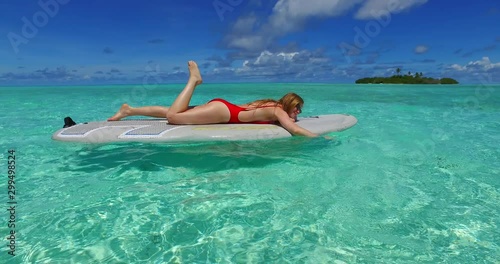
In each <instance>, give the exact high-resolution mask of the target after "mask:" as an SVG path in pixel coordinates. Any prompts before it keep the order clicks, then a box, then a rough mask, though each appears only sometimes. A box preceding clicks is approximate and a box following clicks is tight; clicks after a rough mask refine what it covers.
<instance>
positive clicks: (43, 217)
mask: <svg viewBox="0 0 500 264" xmlns="http://www.w3.org/2000/svg"><path fill="white" fill-rule="evenodd" d="M182 87H183V85H162V86H148V87H142V86H100V87H99V86H90V87H76V86H75V87H0V95H1V96H0V110H1V112H2V115H1V116H0V120H1V122H0V146H1V149H0V151H1V153H0V157H1V160H2V164H3V165H2V166H3V171H4V173H5V174H4V175H6V173H7V171H8V168H7V165H6V162H7V160H8V153H7V151H8V150H9V149H14V150H15V151H16V152H15V155H16V178H15V180H16V181H15V188H16V191H17V192H16V197H15V199H16V202H17V204H16V228H15V231H16V240H15V242H16V251H15V254H16V256H15V257H11V256H10V255H8V247H7V246H3V247H2V252H0V260H3V259H5V260H8V261H9V263H22V262H36V263H67V262H73V263H90V262H92V261H95V262H99V263H133V262H150V263H162V262H182V263H215V262H222V263H231V262H233V263H241V262H247V263H377V262H384V263H417V262H418V263H437V262H444V263H498V262H497V261H498V259H500V248H499V243H500V232H499V231H498V230H499V225H500V220H499V219H500V218H499V217H498V215H499V213H500V203H499V202H500V190H499V188H500V147H499V143H498V142H500V133H499V132H500V86H490V85H488V86H483V85H476V86H463V85H462V86H403V85H385V86H384V85H380V86H379V85H365V86H361V85H358V86H356V85H330V84H223V85H222V84H221V85H217V84H204V85H202V86H200V87H199V88H198V90H197V92H196V94H195V96H194V98H193V104H201V103H204V102H206V101H208V100H210V99H212V98H214V97H224V98H227V99H228V100H230V101H233V102H235V103H246V102H248V101H251V100H254V99H258V98H267V97H272V98H276V97H280V96H281V95H282V94H284V93H286V92H288V91H294V92H297V93H299V94H301V95H302V96H303V97H304V99H305V101H306V103H305V105H304V109H303V115H305V116H307V115H317V114H328V113H349V114H352V115H354V116H356V117H357V118H358V120H359V122H358V124H357V125H356V126H355V127H353V128H351V129H349V130H346V131H343V132H339V133H331V134H330V136H333V137H335V139H334V140H330V141H329V140H325V139H306V138H298V137H295V138H290V139H285V140H283V139H281V140H270V141H250V142H232V143H220V142H214V143H204V144H182V145H179V144H177V145H169V144H139V143H133V144H131V143H127V144H110V145H84V144H73V143H61V142H55V141H52V140H51V134H52V133H53V132H54V131H56V130H57V129H59V128H60V127H61V126H62V124H63V122H62V120H63V118H64V117H65V116H68V115H69V116H71V117H72V118H73V119H74V120H75V121H77V122H84V121H93V120H103V119H105V118H107V117H109V116H111V115H112V114H113V113H114V112H115V111H116V110H117V109H118V107H119V106H120V104H121V103H123V102H127V103H129V104H131V105H133V106H139V105H165V104H169V103H170V102H172V101H173V99H174V97H175V95H176V93H178V92H179V91H180V89H182ZM7 181H8V179H7V177H6V176H5V177H3V180H1V181H0V189H2V190H4V191H3V192H2V193H1V194H0V196H1V201H2V203H3V204H4V207H5V208H9V206H8V204H7V202H8V201H9V200H8V196H7V185H8V182H7ZM2 211H3V213H1V214H2V215H1V216H0V217H1V219H3V220H2V221H5V223H3V224H1V225H0V234H1V235H2V236H4V237H8V235H9V232H10V230H11V228H8V227H7V219H8V217H9V211H7V210H2ZM6 243H10V241H9V240H6V241H4V244H6Z"/></svg>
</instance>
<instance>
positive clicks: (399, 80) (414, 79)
mask: <svg viewBox="0 0 500 264" xmlns="http://www.w3.org/2000/svg"><path fill="white" fill-rule="evenodd" d="M355 83H356V84H444V85H449V84H459V83H458V81H457V80H455V79H452V78H447V77H445V78H441V79H435V78H431V77H423V74H422V73H415V75H411V74H410V73H408V75H393V76H391V77H365V78H361V79H358V80H356V81H355Z"/></svg>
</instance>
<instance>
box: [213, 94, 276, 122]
mask: <svg viewBox="0 0 500 264" xmlns="http://www.w3.org/2000/svg"><path fill="white" fill-rule="evenodd" d="M210 102H221V103H223V104H225V105H226V106H227V109H229V116H230V117H229V121H228V122H227V123H228V124H244V123H247V124H273V123H274V121H255V122H242V121H240V119H239V118H238V115H239V114H240V112H241V111H249V109H247V108H243V107H239V106H237V105H235V104H232V103H230V102H228V101H226V100H224V99H221V98H215V99H213V100H210V101H209V103H210Z"/></svg>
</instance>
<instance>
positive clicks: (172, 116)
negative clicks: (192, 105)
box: [167, 112, 181, 124]
mask: <svg viewBox="0 0 500 264" xmlns="http://www.w3.org/2000/svg"><path fill="white" fill-rule="evenodd" d="M167 120H168V122H169V123H171V124H178V123H179V122H181V120H180V118H179V115H178V114H177V113H170V112H167Z"/></svg>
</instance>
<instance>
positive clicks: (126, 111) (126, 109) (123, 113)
mask: <svg viewBox="0 0 500 264" xmlns="http://www.w3.org/2000/svg"><path fill="white" fill-rule="evenodd" d="M130 109H131V107H130V105H128V104H123V105H122V107H120V110H118V112H116V114H115V115H114V116H112V117H110V118H108V121H119V120H120V119H122V118H125V117H127V116H129V115H130Z"/></svg>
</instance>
